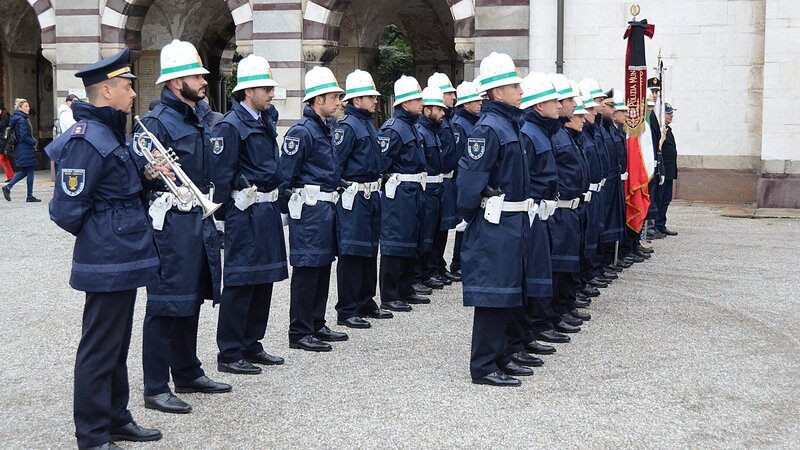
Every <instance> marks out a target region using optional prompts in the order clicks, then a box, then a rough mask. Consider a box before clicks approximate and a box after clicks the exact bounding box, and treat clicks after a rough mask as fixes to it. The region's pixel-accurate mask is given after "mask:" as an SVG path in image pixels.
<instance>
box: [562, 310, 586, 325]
mask: <svg viewBox="0 0 800 450" xmlns="http://www.w3.org/2000/svg"><path fill="white" fill-rule="evenodd" d="M561 321H562V322H565V323H567V324H569V325H572V326H573V327H579V326H581V325H583V321H582V320H581V319H578V318H577V317H575V316H573V315H572V314H569V313H564V314H562V315H561Z"/></svg>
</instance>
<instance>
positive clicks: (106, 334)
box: [45, 49, 168, 448]
mask: <svg viewBox="0 0 800 450" xmlns="http://www.w3.org/2000/svg"><path fill="white" fill-rule="evenodd" d="M75 76H76V77H78V78H81V79H82V80H83V84H84V86H86V94H87V97H88V99H89V103H77V102H76V103H75V105H74V106H73V112H74V115H75V119H76V120H77V123H76V124H75V125H73V126H72V127H71V128H70V129H69V130H68V131H67V132H65V133H64V134H62V135H61V136H60V137H59V138H58V139H56V140H55V141H53V142H52V143H51V144H50V145H48V146H47V148H46V149H45V151H46V152H47V155H48V156H49V157H50V159H51V160H53V162H55V164H56V173H57V174H58V175H57V179H56V184H55V191H54V193H53V200H52V201H51V202H50V219H52V220H53V221H54V222H55V223H56V224H57V225H58V226H59V227H61V228H63V229H64V230H66V231H68V232H69V233H71V234H73V235H74V236H75V237H76V240H75V250H74V254H73V260H72V275H71V277H70V285H71V286H72V287H73V288H74V289H77V290H81V291H85V292H86V303H85V305H84V310H83V326H82V334H81V342H80V344H79V345H78V353H77V357H76V359H75V380H74V383H75V384H74V386H75V391H74V418H75V436H76V437H77V438H78V447H80V448H101V446H103V445H107V448H110V447H111V445H112V444H113V443H112V442H111V441H114V440H133V441H154V440H158V439H160V438H161V432H159V431H158V430H151V429H146V428H142V427H140V426H138V425H137V424H136V422H134V420H133V416H132V415H131V412H130V411H129V410H128V397H129V394H128V392H129V390H128V365H127V360H128V347H129V345H130V340H131V328H132V326H133V309H134V302H135V301H136V289H137V288H138V287H140V286H145V285H147V284H148V283H151V282H153V280H155V279H157V278H158V269H159V260H158V253H157V252H156V246H155V243H154V241H153V231H152V230H151V229H150V226H149V224H148V223H147V214H146V213H145V210H144V206H143V205H142V201H141V199H140V197H139V194H140V192H141V191H142V183H141V178H140V176H141V173H142V172H141V171H140V170H139V167H137V165H136V164H135V163H134V161H133V159H132V158H131V153H130V152H129V148H128V145H127V142H126V136H125V127H126V125H127V119H128V117H127V116H128V114H130V112H131V107H132V106H133V99H134V98H135V97H136V94H135V93H134V92H133V88H132V85H131V79H133V78H136V77H135V76H133V74H132V73H131V70H130V52H129V50H128V49H125V50H123V51H121V52H119V53H117V54H116V55H114V56H112V57H110V58H107V59H104V60H102V61H99V62H97V63H95V64H93V65H91V66H89V67H87V68H85V69H83V70H81V71H79V72H78V73H76V74H75ZM161 170H164V173H167V174H168V171H166V170H165V169H163V168H161ZM98 243H102V245H98Z"/></svg>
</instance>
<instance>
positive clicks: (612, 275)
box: [603, 270, 619, 280]
mask: <svg viewBox="0 0 800 450" xmlns="http://www.w3.org/2000/svg"><path fill="white" fill-rule="evenodd" d="M603 277H604V278H608V279H609V280H616V279H617V278H619V275H617V272H614V271H613V270H606V271H605V272H603Z"/></svg>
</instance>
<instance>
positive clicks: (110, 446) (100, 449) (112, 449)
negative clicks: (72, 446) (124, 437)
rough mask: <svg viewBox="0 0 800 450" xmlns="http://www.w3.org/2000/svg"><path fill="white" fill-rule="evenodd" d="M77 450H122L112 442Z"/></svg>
mask: <svg viewBox="0 0 800 450" xmlns="http://www.w3.org/2000/svg"><path fill="white" fill-rule="evenodd" d="M78 450H123V448H122V447H120V446H119V445H117V444H115V443H113V442H106V443H105V444H103V445H95V446H94V447H78Z"/></svg>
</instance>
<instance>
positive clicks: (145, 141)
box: [133, 133, 153, 157]
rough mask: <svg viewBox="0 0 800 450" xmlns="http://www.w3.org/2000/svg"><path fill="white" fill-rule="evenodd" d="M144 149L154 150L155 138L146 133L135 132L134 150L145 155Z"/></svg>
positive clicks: (140, 154) (142, 155)
mask: <svg viewBox="0 0 800 450" xmlns="http://www.w3.org/2000/svg"><path fill="white" fill-rule="evenodd" d="M142 149H145V150H147V151H149V152H152V151H153V140H152V139H150V136H148V135H147V134H146V133H133V152H134V153H136V154H137V155H139V156H141V157H144V152H143V151H142Z"/></svg>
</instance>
